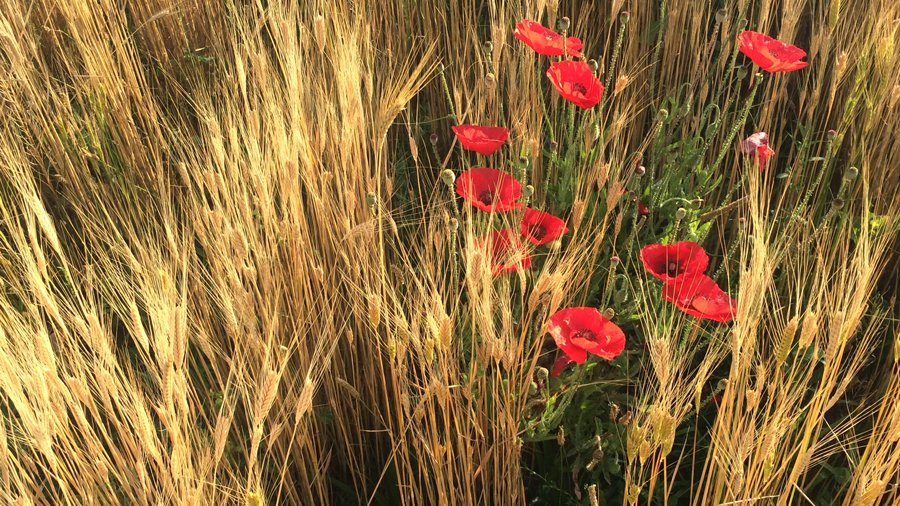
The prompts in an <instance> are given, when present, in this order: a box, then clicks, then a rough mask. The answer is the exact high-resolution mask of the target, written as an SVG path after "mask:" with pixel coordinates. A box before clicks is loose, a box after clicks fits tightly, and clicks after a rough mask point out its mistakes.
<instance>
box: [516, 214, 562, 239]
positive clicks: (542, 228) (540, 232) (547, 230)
mask: <svg viewBox="0 0 900 506" xmlns="http://www.w3.org/2000/svg"><path fill="white" fill-rule="evenodd" d="M519 228H520V230H521V231H522V235H524V236H525V237H526V238H527V239H528V240H529V241H531V243H532V244H535V245H538V246H540V245H541V244H547V243H548V242H553V241H555V240H557V239H559V238H560V237H562V236H563V234H565V233H566V232H568V231H569V228H568V227H566V222H565V221H563V220H561V219H560V218H557V217H556V216H553V215H552V214H550V213H545V212H543V211H538V210H537V209H532V208H530V207H528V208H526V209H525V215H524V216H522V223H521V224H520V226H519Z"/></svg>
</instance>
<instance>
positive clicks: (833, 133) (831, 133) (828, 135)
mask: <svg viewBox="0 0 900 506" xmlns="http://www.w3.org/2000/svg"><path fill="white" fill-rule="evenodd" d="M825 137H826V138H827V139H828V140H829V141H833V140H834V138H835V137H837V130H834V129H830V130H828V131H827V132H825Z"/></svg>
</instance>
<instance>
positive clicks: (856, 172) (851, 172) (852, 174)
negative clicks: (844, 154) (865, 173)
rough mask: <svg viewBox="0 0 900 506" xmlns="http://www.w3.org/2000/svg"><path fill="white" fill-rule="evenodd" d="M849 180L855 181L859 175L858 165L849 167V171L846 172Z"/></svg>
mask: <svg viewBox="0 0 900 506" xmlns="http://www.w3.org/2000/svg"><path fill="white" fill-rule="evenodd" d="M845 176H846V178H847V180H848V181H853V180H854V179H856V178H857V177H858V176H859V169H857V168H856V167H850V168H849V169H847V173H846V174H845Z"/></svg>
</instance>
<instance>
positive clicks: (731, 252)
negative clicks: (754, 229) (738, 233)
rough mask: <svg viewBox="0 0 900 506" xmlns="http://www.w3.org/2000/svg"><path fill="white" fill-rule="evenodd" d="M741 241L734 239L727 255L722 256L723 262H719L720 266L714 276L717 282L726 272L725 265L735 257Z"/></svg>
mask: <svg viewBox="0 0 900 506" xmlns="http://www.w3.org/2000/svg"><path fill="white" fill-rule="evenodd" d="M740 243H741V241H739V240H737V239H734V240H733V241H731V244H729V245H728V251H727V252H726V253H725V257H723V258H722V263H721V264H719V268H718V269H716V274H715V275H714V276H713V279H714V280H716V282H717V283H718V282H719V279H721V278H722V274H723V273H724V272H725V266H726V265H728V262H730V261H731V259H732V257H734V254H735V253H737V249H738V246H739V245H740Z"/></svg>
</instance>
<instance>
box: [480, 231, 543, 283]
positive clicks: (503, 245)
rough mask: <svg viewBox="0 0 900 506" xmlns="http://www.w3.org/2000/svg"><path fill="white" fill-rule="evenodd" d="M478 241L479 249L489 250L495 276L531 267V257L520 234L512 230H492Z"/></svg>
mask: <svg viewBox="0 0 900 506" xmlns="http://www.w3.org/2000/svg"><path fill="white" fill-rule="evenodd" d="M476 241H477V243H478V245H479V247H482V248H485V249H486V250H487V252H486V253H487V254H488V255H489V256H490V259H491V272H492V274H493V275H494V276H497V275H500V274H507V273H510V272H515V271H517V270H519V269H528V268H529V267H531V255H529V254H528V252H527V251H526V250H525V245H524V244H522V240H521V239H520V238H519V234H517V233H516V231H515V230H513V229H511V228H504V229H501V230H491V231H490V232H489V233H487V234H486V235H483V236H479V237H478V238H477V239H476Z"/></svg>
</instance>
